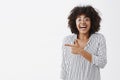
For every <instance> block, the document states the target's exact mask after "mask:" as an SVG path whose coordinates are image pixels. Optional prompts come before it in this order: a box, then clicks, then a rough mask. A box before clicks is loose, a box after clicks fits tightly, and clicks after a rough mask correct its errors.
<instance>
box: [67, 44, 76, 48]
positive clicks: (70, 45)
mask: <svg viewBox="0 0 120 80" xmlns="http://www.w3.org/2000/svg"><path fill="white" fill-rule="evenodd" d="M65 46H69V47H75V45H72V44H65Z"/></svg>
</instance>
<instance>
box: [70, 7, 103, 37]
mask: <svg viewBox="0 0 120 80" xmlns="http://www.w3.org/2000/svg"><path fill="white" fill-rule="evenodd" d="M82 14H84V15H86V16H87V17H89V18H90V20H91V28H90V31H89V34H90V35H91V34H93V33H95V32H98V31H99V30H100V22H101V17H100V16H99V14H98V12H97V11H96V10H95V9H94V8H93V7H92V6H90V5H87V6H76V7H74V8H73V9H72V10H71V12H70V15H69V16H68V27H69V28H70V30H71V32H72V33H75V34H77V35H78V34H79V31H78V29H77V26H76V18H77V16H79V15H82Z"/></svg>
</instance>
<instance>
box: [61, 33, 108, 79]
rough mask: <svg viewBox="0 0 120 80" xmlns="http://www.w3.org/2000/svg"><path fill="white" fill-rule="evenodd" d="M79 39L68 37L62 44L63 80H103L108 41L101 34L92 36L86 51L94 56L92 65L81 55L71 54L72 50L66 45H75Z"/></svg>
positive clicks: (75, 36) (74, 35) (72, 36)
mask: <svg viewBox="0 0 120 80" xmlns="http://www.w3.org/2000/svg"><path fill="white" fill-rule="evenodd" d="M75 39H77V35H76V34H72V35H68V36H66V37H65V38H64V40H63V44H62V56H63V57H62V64H61V75H60V78H61V79H62V80H101V79H100V68H104V66H105V65H106V63H107V57H106V40H105V37H104V36H103V35H102V34H101V33H94V34H92V35H91V36H90V38H89V41H88V42H87V45H86V46H85V48H84V50H86V51H87V52H89V53H90V54H91V55H92V62H91V63H90V62H89V61H88V60H87V59H85V58H84V57H83V56H81V55H80V54H73V53H71V49H70V47H68V46H64V44H73V43H74V40H75Z"/></svg>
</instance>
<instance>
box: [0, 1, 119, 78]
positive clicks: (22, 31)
mask: <svg viewBox="0 0 120 80" xmlns="http://www.w3.org/2000/svg"><path fill="white" fill-rule="evenodd" d="M119 3H120V1H119V0H1V1H0V80H60V78H59V77H60V68H61V66H60V65H61V59H62V58H61V54H62V53H61V44H62V40H63V38H64V36H66V35H69V34H71V32H70V30H69V28H67V17H68V15H69V12H70V10H71V9H72V8H73V7H74V6H76V5H80V4H81V5H87V4H89V5H92V6H93V7H95V8H96V9H98V10H99V11H100V16H101V17H102V22H101V31H100V32H101V33H102V34H103V35H104V36H105V37H106V41H107V59H108V63H107V65H106V66H105V68H104V69H101V77H102V80H120V69H119V68H120V62H119V61H120V47H119V45H120V43H119V41H120V37H119V34H120V24H119V23H120V22H119V21H120V10H119V7H120V4H119Z"/></svg>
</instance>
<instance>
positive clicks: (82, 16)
mask: <svg viewBox="0 0 120 80" xmlns="http://www.w3.org/2000/svg"><path fill="white" fill-rule="evenodd" d="M85 17H87V18H89V17H88V16H86V15H85V14H81V15H78V16H77V18H85Z"/></svg>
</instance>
